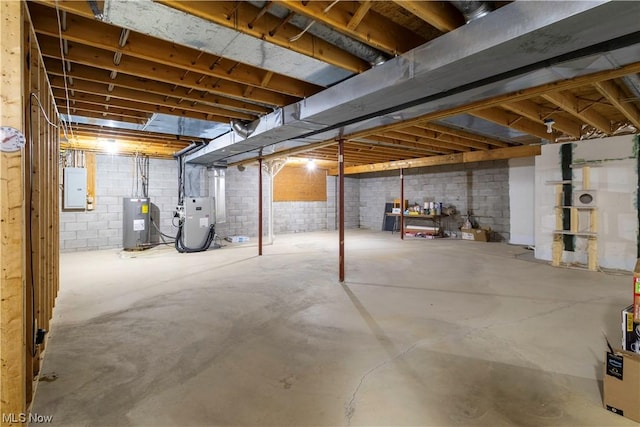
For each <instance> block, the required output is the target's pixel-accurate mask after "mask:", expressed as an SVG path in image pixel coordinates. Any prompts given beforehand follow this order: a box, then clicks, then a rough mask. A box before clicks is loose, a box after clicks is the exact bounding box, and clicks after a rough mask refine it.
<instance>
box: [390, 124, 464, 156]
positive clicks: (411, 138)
mask: <svg viewBox="0 0 640 427" xmlns="http://www.w3.org/2000/svg"><path fill="white" fill-rule="evenodd" d="M379 135H382V136H386V137H389V138H394V139H399V140H401V141H408V142H416V143H417V144H425V145H428V146H430V147H434V148H443V149H444V150H445V151H444V152H443V153H445V152H454V151H469V150H471V148H469V147H466V146H457V145H454V146H452V144H450V143H447V142H442V141H438V140H437V139H432V138H425V137H424V136H416V135H413V134H409V133H405V132H401V131H399V130H398V131H387V132H382V133H380V134H379Z"/></svg>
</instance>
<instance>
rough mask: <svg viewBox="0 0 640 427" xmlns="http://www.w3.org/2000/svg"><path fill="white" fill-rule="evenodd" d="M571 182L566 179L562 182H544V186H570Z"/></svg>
mask: <svg viewBox="0 0 640 427" xmlns="http://www.w3.org/2000/svg"><path fill="white" fill-rule="evenodd" d="M572 183H573V181H571V180H570V179H566V180H564V181H547V182H545V184H547V185H557V184H572Z"/></svg>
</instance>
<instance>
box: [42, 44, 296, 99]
mask: <svg viewBox="0 0 640 427" xmlns="http://www.w3.org/2000/svg"><path fill="white" fill-rule="evenodd" d="M38 41H39V44H40V49H41V51H42V55H43V56H44V57H48V58H55V59H58V60H62V58H61V54H60V44H59V42H58V40H57V39H54V38H52V37H49V36H45V35H41V36H40V38H39V40H38ZM65 59H66V60H68V61H70V62H72V63H77V64H82V65H87V66H90V67H95V68H102V69H104V70H109V71H115V72H118V73H125V74H129V75H133V76H137V77H141V78H144V79H150V80H157V81H161V82H164V83H169V84H173V85H178V86H183V87H188V88H192V89H195V90H201V91H208V92H212V93H217V94H220V95H222V96H228V97H231V98H236V99H246V98H244V95H243V94H244V89H245V87H244V85H241V84H238V83H234V82H230V81H222V80H221V79H214V78H210V77H209V78H207V79H205V80H204V81H202V80H200V76H198V75H196V74H194V73H185V71H184V70H181V69H179V68H175V67H170V66H166V65H162V64H158V63H155V62H150V61H146V60H143V59H138V58H133V57H129V56H125V55H123V57H122V60H121V62H120V65H115V64H114V63H113V55H112V52H108V51H105V50H103V49H97V48H92V47H89V46H84V45H81V44H73V45H71V44H69V53H68V54H66V55H65ZM251 100H252V101H256V102H261V103H264V104H267V105H271V106H283V105H288V104H291V103H293V102H294V101H296V100H297V98H294V97H291V96H287V95H282V94H279V93H276V92H271V91H267V90H265V89H259V88H256V89H254V90H253V91H252V94H251Z"/></svg>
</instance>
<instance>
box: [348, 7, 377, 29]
mask: <svg viewBox="0 0 640 427" xmlns="http://www.w3.org/2000/svg"><path fill="white" fill-rule="evenodd" d="M369 9H371V0H365V1H363V2H360V5H359V6H358V9H356V11H355V13H354V14H353V16H352V17H351V19H350V20H349V22H348V23H347V28H348V29H349V30H351V31H353V30H355V29H356V28H357V27H358V25H360V22H361V21H362V19H363V18H364V16H365V15H366V14H367V12H369Z"/></svg>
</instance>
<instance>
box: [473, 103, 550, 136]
mask: <svg viewBox="0 0 640 427" xmlns="http://www.w3.org/2000/svg"><path fill="white" fill-rule="evenodd" d="M469 114H471V115H473V116H476V117H479V118H481V119H484V120H488V121H490V122H493V123H496V124H499V125H501V126H504V127H508V128H511V129H515V130H517V131H519V132H524V133H527V134H529V135H533V136H537V137H538V138H541V139H546V140H553V135H552V134H548V133H547V127H546V126H545V125H544V124H542V123H536V122H534V121H532V120H529V119H526V118H524V117H522V116H519V115H515V114H512V113H509V112H507V111H505V110H502V109H500V108H496V107H493V108H486V109H483V110H475V111H471V112H470V113H469Z"/></svg>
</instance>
